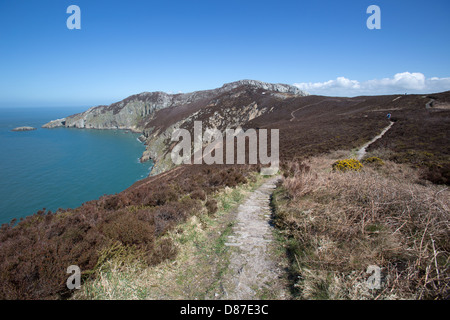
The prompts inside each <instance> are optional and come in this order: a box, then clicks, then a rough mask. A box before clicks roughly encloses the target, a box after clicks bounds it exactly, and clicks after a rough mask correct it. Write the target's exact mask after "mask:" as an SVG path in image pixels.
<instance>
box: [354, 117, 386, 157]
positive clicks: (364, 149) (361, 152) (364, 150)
mask: <svg viewBox="0 0 450 320" xmlns="http://www.w3.org/2000/svg"><path fill="white" fill-rule="evenodd" d="M393 124H394V122H393V121H391V123H390V124H389V125H388V126H387V127H386V128H384V129H383V131H382V132H381V133H380V134H379V135H377V136H376V137H375V138H373V139H372V140H370V141H369V142H367V143H366V144H365V145H363V146H362V147H361V149H359V150H358V152H357V153H356V155H357V159H358V160H362V158H364V155H365V154H366V153H367V148H368V147H369V146H370V145H371V144H372V143H374V142H375V141H377V140H378V139H380V138H381V137H382V136H383V135H384V134H385V133H386V132H387V131H388V130H389V129H390V128H391V127H392V125H393Z"/></svg>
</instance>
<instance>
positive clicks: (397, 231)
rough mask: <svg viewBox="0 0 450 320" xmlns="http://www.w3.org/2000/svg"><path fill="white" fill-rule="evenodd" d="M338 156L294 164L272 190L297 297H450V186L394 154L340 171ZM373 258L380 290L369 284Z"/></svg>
mask: <svg viewBox="0 0 450 320" xmlns="http://www.w3.org/2000/svg"><path fill="white" fill-rule="evenodd" d="M335 160H336V159H335V158H331V157H320V158H313V159H311V160H310V161H309V162H308V163H307V164H306V165H305V164H302V165H299V164H297V163H291V164H290V165H288V167H287V168H286V170H285V177H284V180H283V182H282V188H280V189H279V190H278V191H277V193H276V194H275V197H274V204H275V208H276V224H277V226H278V227H279V228H280V229H282V230H284V232H286V233H287V236H288V237H289V240H287V243H286V247H287V249H288V251H289V254H290V257H291V263H292V268H291V274H292V275H293V276H294V277H295V278H294V279H293V290H294V291H295V294H296V295H297V297H298V298H305V299H446V298H449V286H450V273H449V264H448V262H449V253H450V246H449V243H448V240H449V235H450V233H449V230H450V228H449V227H450V224H449V199H450V192H449V190H448V189H447V188H445V187H443V186H436V185H432V184H430V183H428V184H427V183H425V185H424V184H423V183H420V184H419V183H416V182H417V181H418V180H419V173H418V172H417V171H414V170H413V169H411V168H409V167H407V166H404V165H398V164H395V163H392V162H389V161H386V164H385V165H384V166H382V167H371V166H370V165H366V166H365V167H364V169H363V170H361V171H360V172H354V171H349V172H336V171H332V170H331V164H332V163H333V162H334V161H335ZM369 265H377V266H379V267H381V268H382V288H381V289H379V290H370V289H368V286H367V285H366V281H367V278H368V277H369V274H366V273H365V271H366V269H367V267H368V266H369Z"/></svg>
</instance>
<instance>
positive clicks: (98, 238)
mask: <svg viewBox="0 0 450 320" xmlns="http://www.w3.org/2000/svg"><path fill="white" fill-rule="evenodd" d="M431 101H432V103H431ZM449 104H450V92H444V93H437V94H433V95H424V96H422V95H407V96H404V95H388V96H366V97H354V98H343V97H326V96H311V95H307V94H306V93H304V92H302V91H300V90H298V89H297V88H295V87H292V86H288V85H281V84H276V85H274V84H267V83H263V82H258V81H251V80H243V81H238V82H234V83H231V84H226V85H224V86H223V87H221V88H218V89H214V90H207V91H197V92H193V93H188V94H179V95H169V94H166V93H161V92H155V93H142V94H139V95H134V96H131V97H129V98H127V99H125V100H123V101H120V102H118V103H115V104H112V105H110V106H99V107H95V108H91V109H89V110H88V111H86V112H84V113H81V114H77V115H73V116H68V117H66V118H64V119H58V120H54V121H51V122H49V123H48V124H46V125H45V126H44V127H45V128H52V127H58V126H65V127H76V128H95V129H115V128H120V129H129V130H134V131H137V132H141V133H142V141H144V142H145V144H146V151H145V152H144V154H143V156H142V158H141V160H142V161H146V160H148V159H150V158H151V159H153V160H154V161H155V166H154V169H153V171H152V173H151V175H152V176H149V177H147V178H146V179H143V180H141V181H139V182H137V183H135V184H134V185H133V186H130V187H129V188H128V189H127V190H125V191H123V192H121V193H119V194H116V195H108V196H104V197H102V198H100V199H98V200H93V201H90V202H87V203H85V204H83V205H82V206H81V207H79V208H74V209H67V210H59V211H58V212H56V213H50V212H45V211H41V212H38V213H36V214H35V215H33V216H29V217H27V218H25V219H21V221H20V222H18V223H17V225H15V223H16V221H13V222H12V223H11V224H9V225H3V226H2V228H1V229H0V282H1V283H2V286H1V287H0V297H1V298H3V299H42V298H52V299H55V298H67V297H69V296H70V295H71V292H69V291H68V290H67V288H66V287H65V280H66V279H67V274H66V269H67V266H69V265H74V264H76V265H78V266H80V268H81V269H82V270H83V271H84V273H83V280H85V281H92V279H95V277H97V276H98V274H99V273H101V272H102V270H103V269H102V268H103V266H104V264H105V263H106V262H108V261H110V260H114V259H119V260H121V261H131V260H139V261H141V262H142V263H143V264H144V265H145V266H146V267H145V268H147V267H155V266H158V265H160V264H161V263H164V262H166V261H172V260H174V259H176V257H177V254H178V253H179V252H180V250H181V249H180V248H182V246H181V245H180V244H179V243H177V242H176V241H174V237H172V236H171V234H172V233H173V232H175V233H177V234H178V232H180V234H181V232H182V231H179V230H181V229H182V227H178V226H182V225H183V224H186V223H189V221H191V220H192V219H197V220H200V221H201V223H199V225H200V226H201V228H206V229H207V225H208V222H207V221H210V220H214V219H216V218H217V217H216V214H217V212H222V211H223V210H225V209H227V210H229V209H230V207H229V205H226V203H227V202H226V201H223V197H224V195H225V196H226V195H227V194H229V193H228V192H229V190H230V188H231V189H232V190H238V189H236V188H239V186H242V185H246V184H250V185H251V184H255V183H257V181H258V178H255V176H258V175H256V174H255V173H256V172H259V170H260V169H261V165H260V164H257V165H206V164H202V165H187V164H185V165H180V166H177V167H175V165H174V164H173V163H172V161H171V158H170V152H171V150H172V148H173V147H174V144H173V143H170V137H171V134H172V131H173V130H174V129H175V128H183V129H187V130H188V131H190V132H192V131H193V124H194V121H197V120H199V121H202V122H203V127H204V128H206V127H213V128H217V129H219V130H221V131H223V130H225V129H226V128H236V127H238V126H241V127H242V128H243V129H250V128H255V129H257V130H260V129H279V130H280V135H279V136H280V159H281V163H282V171H284V172H285V173H286V174H287V176H289V171H290V168H291V167H292V163H300V162H301V161H303V160H305V159H309V158H311V157H312V156H318V155H320V154H326V153H329V152H331V151H333V150H348V151H349V152H351V151H352V150H354V149H355V148H358V147H360V146H362V145H364V143H366V142H367V141H370V140H371V139H372V138H373V137H375V136H376V135H378V134H379V133H380V132H381V131H382V129H383V128H385V127H386V126H387V125H388V124H389V120H387V119H386V114H387V113H391V114H392V119H391V120H392V121H394V122H395V123H394V125H393V126H392V128H391V129H390V130H389V131H388V132H387V133H386V134H385V135H384V136H383V138H382V139H380V140H378V141H376V142H375V143H374V144H373V145H371V146H370V147H369V153H370V154H371V155H378V156H380V157H382V158H383V159H384V160H392V161H394V162H397V163H405V164H406V165H408V166H414V167H417V168H418V170H416V171H414V172H416V173H417V179H416V178H414V179H415V180H414V183H416V182H417V183H420V184H423V185H427V184H429V182H427V181H425V180H424V179H429V180H432V181H433V182H436V183H448V166H449V163H450V159H449V154H450V152H449V149H448V148H449V145H450V144H449V137H448V132H449V130H448V128H449V126H450V110H449V108H448V106H449ZM399 165H400V164H399ZM327 178H328V176H327ZM299 179H300V178H299ZM330 179H331V176H330ZM358 183H362V182H361V181H359V182H358ZM325 185H326V184H325ZM284 187H285V188H286V189H288V192H291V191H292V192H293V193H296V192H297V190H296V189H295V188H294V189H295V190H294V189H292V190H290V189H289V188H287V187H288V186H287V185H285V186H284ZM380 188H381V187H380ZM333 190H334V189H333ZM314 192H317V190H314ZM298 193H299V194H300V195H301V196H306V197H307V196H308V194H306V195H305V194H303V193H301V192H300V191H298ZM232 194H233V193H232ZM314 196H317V198H318V201H325V200H326V199H325V200H324V199H322V198H321V197H320V196H321V194H320V192H319V193H318V194H315V193H314ZM237 198H239V199H240V197H237ZM221 199H222V200H221ZM327 199H328V200H329V199H336V195H334V194H333V195H331V196H329V197H328V196H327ZM364 199H366V198H364ZM328 200H326V201H328ZM330 201H331V200H330ZM224 203H225V204H224ZM293 203H294V202H293ZM222 213H223V212H222ZM223 214H225V213H223ZM447 214H448V212H447ZM225 215H226V214H225ZM288 218H289V219H290V218H291V217H288ZM289 219H284V220H283V221H281V220H280V221H281V222H280V225H282V226H283V228H286V229H288V230H289V231H290V232H292V234H294V231H292V230H290V229H289V228H290V227H292V224H291V225H288V226H287V227H286V225H285V224H284V222H285V221H288V222H289ZM225 229H226V228H225ZM225 229H224V230H225ZM221 232H222V231H221ZM223 232H225V231H223ZM295 235H297V234H295ZM178 236H179V234H178ZM216 236H217V235H216ZM180 237H181V236H180ZM444 238H445V237H444ZM183 241H185V240H183ZM186 241H187V240H186ZM439 241H441V242H440V243H443V242H442V237H441V238H440V239H439ZM206 242H207V241H206ZM444 249H445V246H444V247H443V248H442V250H444ZM445 250H447V249H445ZM208 261H209V260H208ZM124 263H125V262H124ZM209 263H211V261H209ZM212 263H214V261H213V262H212ZM125 264H126V263H125ZM441 295H442V294H441Z"/></svg>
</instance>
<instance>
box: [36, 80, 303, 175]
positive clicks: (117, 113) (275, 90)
mask: <svg viewBox="0 0 450 320" xmlns="http://www.w3.org/2000/svg"><path fill="white" fill-rule="evenodd" d="M306 95H308V94H307V93H306V92H303V91H301V90H300V89H298V88H297V87H294V86H291V85H287V84H272V83H265V82H261V81H255V80H240V81H236V82H231V83H227V84H224V85H223V86H222V87H221V88H217V89H212V90H204V91H195V92H191V93H185V94H167V93H165V92H143V93H140V94H137V95H133V96H130V97H128V98H126V99H124V100H122V101H119V102H117V103H113V104H111V105H109V106H97V107H92V108H90V109H89V110H87V111H85V112H83V113H79V114H75V115H71V116H68V117H66V118H63V119H57V120H53V121H50V122H49V123H47V124H45V125H43V128H55V127H74V128H86V129H127V130H132V131H134V132H140V133H142V134H143V135H142V136H141V138H140V140H141V141H143V142H145V144H146V150H145V152H144V154H143V155H142V157H141V161H147V160H149V159H152V160H153V161H154V162H155V165H154V168H153V170H152V173H151V174H152V175H154V174H158V173H161V172H164V171H166V170H168V169H170V168H171V167H173V166H174V165H173V163H172V160H171V158H170V151H171V149H172V148H173V143H171V141H170V139H171V135H172V132H173V130H175V129H177V128H186V129H192V127H193V123H194V121H202V122H203V125H204V128H206V127H209V128H217V129H219V130H225V129H226V128H233V129H235V128H237V127H239V126H244V125H245V124H246V123H247V122H248V121H250V120H252V119H254V118H256V117H258V116H260V115H262V114H264V113H266V112H269V111H271V109H273V106H272V105H273V104H274V103H276V101H280V100H284V99H288V98H292V97H301V96H306Z"/></svg>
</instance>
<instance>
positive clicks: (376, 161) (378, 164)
mask: <svg viewBox="0 0 450 320" xmlns="http://www.w3.org/2000/svg"><path fill="white" fill-rule="evenodd" d="M363 162H364V164H369V165H373V166H375V167H381V166H383V165H384V161H383V160H381V159H380V158H378V157H370V158H367V159H365V160H364V161H363Z"/></svg>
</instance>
